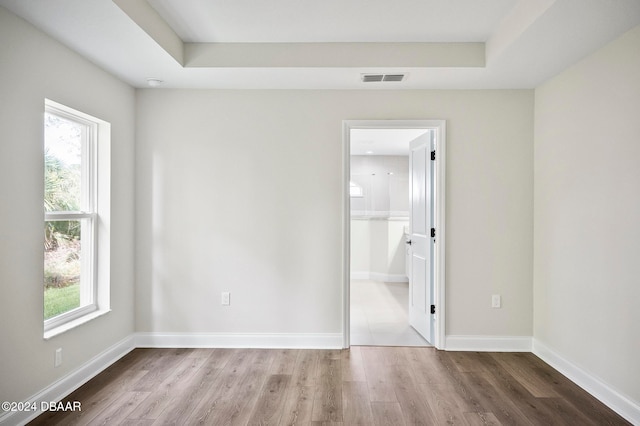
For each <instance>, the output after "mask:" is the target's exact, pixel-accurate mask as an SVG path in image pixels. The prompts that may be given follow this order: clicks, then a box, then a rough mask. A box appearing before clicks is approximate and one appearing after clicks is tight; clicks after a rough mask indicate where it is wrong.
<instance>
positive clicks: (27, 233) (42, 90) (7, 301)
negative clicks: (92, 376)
mask: <svg viewBox="0 0 640 426" xmlns="http://www.w3.org/2000/svg"><path fill="white" fill-rule="evenodd" d="M0 40H2V43H0V77H1V78H0V129H1V131H0V194H1V198H0V290H1V291H2V296H1V297H0V341H1V342H2V343H1V344H0V360H1V362H0V401H25V400H26V399H27V398H28V397H30V396H32V395H34V394H35V393H36V392H38V391H40V390H42V389H44V388H45V387H47V386H49V385H51V384H52V383H53V382H55V381H56V380H58V379H60V378H61V377H63V376H64V375H65V374H67V373H69V372H70V371H73V370H74V369H77V368H78V367H79V366H80V365H82V364H83V363H85V362H87V361H88V360H90V359H92V358H93V357H94V356H96V355H97V354H99V353H101V352H102V351H104V350H105V349H107V348H109V347H110V346H112V345H113V344H115V343H117V342H119V341H121V340H122V339H123V338H125V337H127V336H129V335H130V334H131V333H132V332H133V330H134V328H133V327H134V316H133V309H134V307H133V301H132V299H133V284H134V283H133V278H134V265H133V264H134V251H133V245H134V240H133V236H134V229H133V224H134V214H133V198H134V197H133V195H134V193H133V185H132V182H133V179H134V173H133V166H134V164H133V163H134V161H133V157H134V143H133V141H134V112H135V111H134V101H135V96H134V90H133V89H132V88H130V87H129V86H127V85H125V84H123V83H121V82H120V81H118V80H116V79H115V78H113V77H112V76H111V75H109V74H107V73H105V72H104V71H101V70H100V69H99V68H97V67H96V66H94V65H93V64H91V63H89V62H88V61H86V60H84V59H82V58H81V57H80V56H78V55H77V54H75V53H73V52H71V51H70V50H69V49H67V48H65V47H63V46H61V45H60V44H58V43H57V42H54V41H53V40H52V39H51V38H49V37H48V36H45V35H44V34H42V33H40V32H39V31H37V30H35V29H34V28H33V27H32V26H31V25H29V24H27V23H26V22H25V21H23V20H21V19H20V18H17V17H16V16H15V15H13V14H11V13H10V12H8V11H7V10H6V9H4V8H2V7H0ZM45 97H46V98H49V99H52V100H54V101H57V102H60V103H62V104H65V105H68V106H70V107H72V108H75V109H78V110H81V111H84V112H86V113H88V114H91V115H94V116H96V117H98V118H101V119H104V120H106V121H108V122H110V123H111V125H112V127H111V132H112V167H113V174H112V185H111V190H112V194H111V196H112V198H111V207H112V211H111V225H112V229H113V232H112V239H111V242H112V252H111V280H112V286H111V307H112V312H110V313H108V314H106V315H105V316H103V317H100V318H98V319H96V320H93V321H91V322H90V323H87V324H84V325H82V326H80V327H78V328H76V329H74V330H72V331H68V332H66V333H64V334H61V335H59V336H56V337H54V338H52V339H50V340H47V341H45V340H44V339H43V297H44V296H43V254H44V252H43V218H44V217H43V212H44V210H43V204H42V203H43V198H42V197H43V191H44V184H43V181H44V177H43V174H44V164H43V113H44V99H45ZM59 347H62V348H63V364H62V366H61V367H59V368H55V369H54V367H53V358H54V350H55V349H56V348H59Z"/></svg>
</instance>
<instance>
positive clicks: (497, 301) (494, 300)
mask: <svg viewBox="0 0 640 426" xmlns="http://www.w3.org/2000/svg"><path fill="white" fill-rule="evenodd" d="M501 306H502V300H501V298H500V295H499V294H494V295H493V296H491V307H492V308H499V307H501Z"/></svg>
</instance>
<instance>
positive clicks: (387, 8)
mask: <svg viewBox="0 0 640 426" xmlns="http://www.w3.org/2000/svg"><path fill="white" fill-rule="evenodd" d="M529 1H531V0H529ZM149 3H150V4H151V6H153V8H154V9H155V10H156V11H158V13H160V15H161V16H162V17H163V18H164V19H165V20H166V21H167V22H168V23H169V24H170V25H171V27H172V28H173V29H174V30H175V31H176V33H177V34H178V35H179V36H180V38H181V39H182V40H183V41H186V42H232V43H233V42H281V43H296V42H391V41H394V42H418V41H423V42H446V41H459V42H465V41H485V40H487V39H488V38H489V36H490V35H491V33H492V32H493V29H494V28H495V27H496V25H497V24H498V23H499V22H500V20H501V19H502V17H503V16H505V15H506V14H507V12H509V11H510V10H511V9H512V8H513V6H514V5H515V4H516V3H517V0H482V1H477V0H472V1H468V0H446V1H445V0H436V1H434V0H393V1H389V0H346V1H345V0H322V1H311V0H271V1H263V2H260V1H255V0H215V1H213V0H208V1H206V0H149Z"/></svg>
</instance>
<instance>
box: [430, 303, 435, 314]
mask: <svg viewBox="0 0 640 426" xmlns="http://www.w3.org/2000/svg"><path fill="white" fill-rule="evenodd" d="M431 313H432V314H435V313H436V305H431Z"/></svg>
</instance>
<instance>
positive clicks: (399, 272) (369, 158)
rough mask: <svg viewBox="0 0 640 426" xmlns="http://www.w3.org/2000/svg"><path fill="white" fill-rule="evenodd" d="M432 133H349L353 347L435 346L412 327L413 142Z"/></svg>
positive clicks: (391, 130)
mask: <svg viewBox="0 0 640 426" xmlns="http://www.w3.org/2000/svg"><path fill="white" fill-rule="evenodd" d="M428 131H429V130H428V129H393V128H389V129H380V128H378V129H351V131H350V154H351V156H350V182H349V188H350V211H351V220H350V224H351V226H350V242H351V249H350V271H351V272H350V276H351V281H350V343H351V344H352V345H378V346H431V344H430V343H429V342H427V341H426V340H425V339H424V338H423V337H422V336H421V335H420V334H419V333H418V332H416V330H415V329H413V328H412V327H411V326H410V325H409V313H408V308H409V279H408V276H409V273H408V267H409V265H408V261H409V258H408V256H407V254H408V250H409V246H408V245H407V244H406V242H407V241H408V239H409V237H408V234H409V225H410V224H409V209H410V199H409V153H410V149H409V143H410V142H411V141H412V140H414V139H416V138H417V137H419V136H421V135H423V134H425V133H426V132H428Z"/></svg>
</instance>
